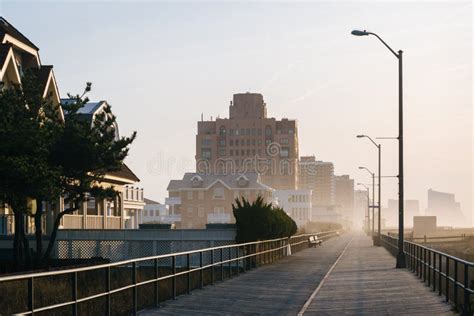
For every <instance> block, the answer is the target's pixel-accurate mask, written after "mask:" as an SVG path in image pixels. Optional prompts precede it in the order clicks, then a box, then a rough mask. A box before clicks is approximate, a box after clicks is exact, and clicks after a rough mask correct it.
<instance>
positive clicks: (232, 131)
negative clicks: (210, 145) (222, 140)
mask: <svg viewBox="0 0 474 316" xmlns="http://www.w3.org/2000/svg"><path fill="white" fill-rule="evenodd" d="M229 132H230V136H234V134H235V133H234V129H233V128H231V129H230V131H229Z"/></svg>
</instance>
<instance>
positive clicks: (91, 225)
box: [61, 215, 121, 229]
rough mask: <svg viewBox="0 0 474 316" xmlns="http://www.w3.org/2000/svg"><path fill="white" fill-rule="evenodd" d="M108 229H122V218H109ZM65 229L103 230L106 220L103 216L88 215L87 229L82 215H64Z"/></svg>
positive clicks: (63, 225)
mask: <svg viewBox="0 0 474 316" xmlns="http://www.w3.org/2000/svg"><path fill="white" fill-rule="evenodd" d="M106 219H107V223H106V224H107V225H106V229H120V228H121V225H120V221H121V218H120V216H107V217H106ZM61 226H62V227H61V228H63V229H103V228H104V219H103V216H102V215H87V217H86V227H84V217H83V216H82V215H64V216H63V218H62V221H61Z"/></svg>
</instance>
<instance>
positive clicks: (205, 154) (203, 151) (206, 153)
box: [201, 148, 211, 159]
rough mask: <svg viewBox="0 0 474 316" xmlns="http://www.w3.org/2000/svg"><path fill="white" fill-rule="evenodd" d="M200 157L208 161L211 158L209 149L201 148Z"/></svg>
mask: <svg viewBox="0 0 474 316" xmlns="http://www.w3.org/2000/svg"><path fill="white" fill-rule="evenodd" d="M201 157H202V158H206V159H210V158H211V149H210V148H201Z"/></svg>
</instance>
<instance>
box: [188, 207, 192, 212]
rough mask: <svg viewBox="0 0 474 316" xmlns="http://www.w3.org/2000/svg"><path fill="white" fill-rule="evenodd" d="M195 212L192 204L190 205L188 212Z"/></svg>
mask: <svg viewBox="0 0 474 316" xmlns="http://www.w3.org/2000/svg"><path fill="white" fill-rule="evenodd" d="M192 212H193V207H192V206H188V214H191V213H192Z"/></svg>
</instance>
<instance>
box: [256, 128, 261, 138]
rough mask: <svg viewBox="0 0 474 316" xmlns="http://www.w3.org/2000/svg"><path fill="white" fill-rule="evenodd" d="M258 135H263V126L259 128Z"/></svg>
mask: <svg viewBox="0 0 474 316" xmlns="http://www.w3.org/2000/svg"><path fill="white" fill-rule="evenodd" d="M257 135H258V136H260V135H262V129H261V128H259V129H257Z"/></svg>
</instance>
